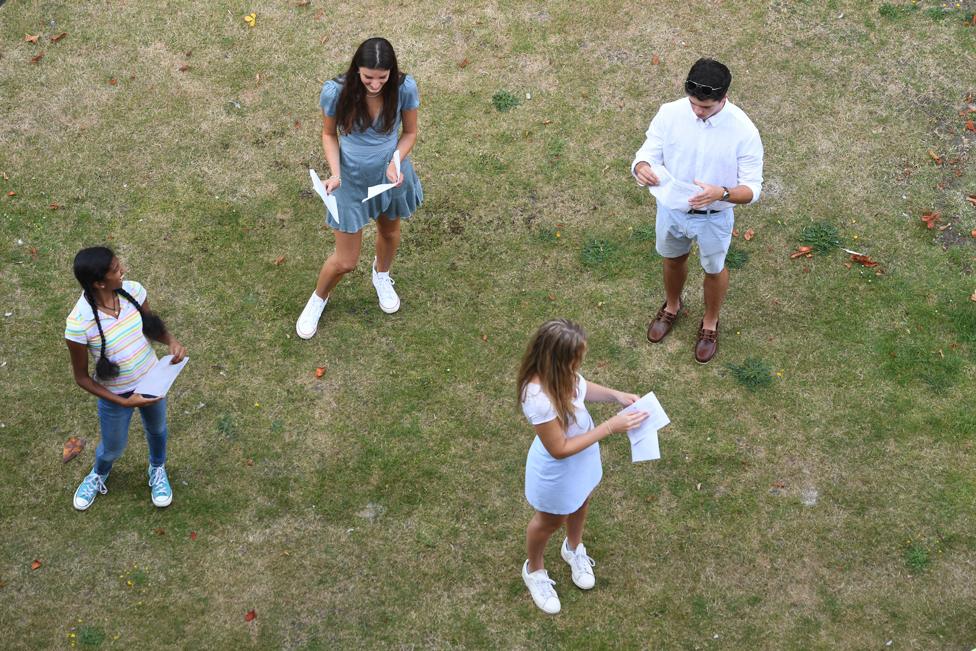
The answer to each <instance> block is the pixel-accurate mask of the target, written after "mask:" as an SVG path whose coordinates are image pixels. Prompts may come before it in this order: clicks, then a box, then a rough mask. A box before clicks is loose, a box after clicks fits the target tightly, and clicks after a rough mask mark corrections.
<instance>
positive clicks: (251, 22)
mask: <svg viewBox="0 0 976 651" xmlns="http://www.w3.org/2000/svg"><path fill="white" fill-rule="evenodd" d="M244 22H245V23H247V26H248V27H254V26H255V25H257V24H258V15H257V14H256V13H254V12H253V11H252V12H251V13H249V14H248V15H246V16H244Z"/></svg>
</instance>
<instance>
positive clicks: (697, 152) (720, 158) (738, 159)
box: [630, 97, 763, 210]
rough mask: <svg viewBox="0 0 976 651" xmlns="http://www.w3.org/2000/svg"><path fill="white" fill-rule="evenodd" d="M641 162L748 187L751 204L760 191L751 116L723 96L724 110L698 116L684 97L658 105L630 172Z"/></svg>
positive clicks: (682, 175) (759, 156) (758, 148)
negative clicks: (710, 114)
mask: <svg viewBox="0 0 976 651" xmlns="http://www.w3.org/2000/svg"><path fill="white" fill-rule="evenodd" d="M640 162H645V163H649V164H651V165H664V167H665V168H667V170H668V171H669V172H671V174H672V175H673V176H674V177H675V178H676V179H678V180H679V181H687V182H688V183H693V182H694V181H702V182H704V183H710V184H712V185H721V186H725V187H727V188H733V187H735V186H737V185H745V186H747V187H748V188H749V189H750V190H752V199H751V200H750V201H749V203H755V202H756V201H758V200H759V193H760V192H761V191H762V181H763V177H762V169H763V146H762V140H760V138H759V130H758V129H756V127H755V125H754V124H753V123H752V120H750V119H749V117H748V116H747V115H746V114H745V113H744V112H743V111H742V109H740V108H739V107H738V106H736V105H735V104H733V103H732V102H730V101H728V100H726V102H725V106H723V107H722V110H721V111H719V112H718V113H716V114H715V115H713V116H711V117H710V118H708V119H707V120H701V119H699V118H698V116H696V115H695V113H694V111H693V110H692V108H691V102H690V101H689V100H688V98H687V97H685V98H683V99H679V100H677V101H674V102H668V103H667V104H664V105H662V106H661V108H660V109H659V110H658V112H657V115H655V116H654V119H653V120H651V126H650V127H648V129H647V139H646V140H645V141H644V144H643V145H641V148H640V149H639V150H637V155H636V156H635V157H634V162H633V163H632V164H631V166H630V171H631V173H634V169H635V168H636V167H637V164H638V163H640ZM733 205H734V204H731V203H729V202H726V201H715V202H713V203H711V204H709V205H708V206H707V209H709V210H724V209H725V208H731V207H732V206H733Z"/></svg>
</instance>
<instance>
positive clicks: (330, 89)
mask: <svg viewBox="0 0 976 651" xmlns="http://www.w3.org/2000/svg"><path fill="white" fill-rule="evenodd" d="M340 91H342V79H341V78H336V79H330V80H328V81H327V82H325V83H324V84H322V92H321V93H319V105H320V106H322V107H326V106H330V105H332V104H335V102H336V100H338V98H339V93H340Z"/></svg>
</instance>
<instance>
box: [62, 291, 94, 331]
mask: <svg viewBox="0 0 976 651" xmlns="http://www.w3.org/2000/svg"><path fill="white" fill-rule="evenodd" d="M94 320H95V313H94V312H92V308H91V305H90V304H89V303H88V301H87V300H85V295H84V294H82V295H81V296H80V297H79V298H78V302H76V303H75V306H74V307H73V308H71V312H69V313H68V323H69V324H73V325H76V326H79V325H84V324H87V323H89V322H91V321H94Z"/></svg>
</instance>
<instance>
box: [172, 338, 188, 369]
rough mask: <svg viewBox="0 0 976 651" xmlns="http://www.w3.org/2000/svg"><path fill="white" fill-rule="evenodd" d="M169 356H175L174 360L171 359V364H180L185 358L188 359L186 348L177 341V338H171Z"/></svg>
mask: <svg viewBox="0 0 976 651" xmlns="http://www.w3.org/2000/svg"><path fill="white" fill-rule="evenodd" d="M169 354H170V355H172V356H173V359H171V360H170V362H169V363H170V364H179V363H180V362H182V361H183V358H184V357H186V348H184V347H183V344H181V343H180V342H178V341H176V339H175V338H173V337H170V340H169Z"/></svg>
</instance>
